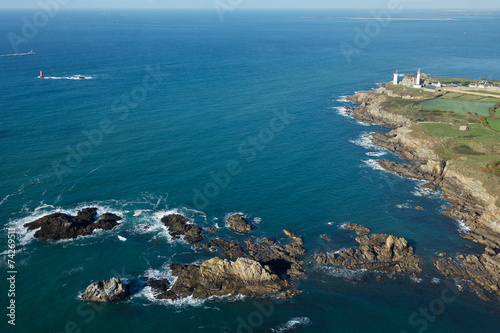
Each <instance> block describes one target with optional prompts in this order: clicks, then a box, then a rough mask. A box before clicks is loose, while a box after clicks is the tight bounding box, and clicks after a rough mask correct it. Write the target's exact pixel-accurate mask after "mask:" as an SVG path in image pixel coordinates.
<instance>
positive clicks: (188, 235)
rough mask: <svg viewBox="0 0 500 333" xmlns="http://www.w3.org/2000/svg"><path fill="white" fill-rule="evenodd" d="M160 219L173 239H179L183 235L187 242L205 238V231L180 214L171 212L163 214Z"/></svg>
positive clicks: (190, 242) (195, 241)
mask: <svg viewBox="0 0 500 333" xmlns="http://www.w3.org/2000/svg"><path fill="white" fill-rule="evenodd" d="M161 221H162V222H163V224H165V226H166V227H167V228H168V233H169V234H170V235H171V236H172V238H174V239H179V238H180V237H181V236H184V240H185V241H186V242H188V243H189V244H192V243H197V242H200V241H202V240H203V239H204V238H205V232H204V231H203V229H201V228H200V227H198V226H197V225H194V224H191V223H190V221H189V220H188V219H187V218H185V217H184V216H182V215H179V214H172V215H167V216H164V217H163V218H162V219H161Z"/></svg>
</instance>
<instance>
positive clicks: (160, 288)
mask: <svg viewBox="0 0 500 333" xmlns="http://www.w3.org/2000/svg"><path fill="white" fill-rule="evenodd" d="M146 285H147V286H148V287H151V289H152V290H153V291H154V292H155V293H164V292H166V291H167V290H168V288H169V287H170V282H168V280H167V279H161V280H157V279H148V280H147V281H146Z"/></svg>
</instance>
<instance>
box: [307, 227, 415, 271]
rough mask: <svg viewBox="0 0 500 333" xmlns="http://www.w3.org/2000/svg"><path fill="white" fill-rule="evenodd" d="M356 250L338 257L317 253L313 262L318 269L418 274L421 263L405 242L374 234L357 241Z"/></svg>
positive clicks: (343, 251)
mask: <svg viewBox="0 0 500 333" xmlns="http://www.w3.org/2000/svg"><path fill="white" fill-rule="evenodd" d="M356 242H358V243H359V248H358V249H356V248H349V249H347V250H341V251H339V252H338V254H335V253H330V254H324V253H320V254H319V255H315V256H314V258H315V259H316V262H317V263H318V265H327V266H334V267H338V268H345V269H352V270H359V269H366V270H372V271H373V270H377V271H385V272H396V273H407V274H411V273H415V272H416V273H420V272H421V271H422V268H421V267H420V259H419V258H418V257H416V256H415V255H414V254H413V248H412V247H411V246H410V245H408V242H407V241H406V240H405V239H404V238H398V237H396V236H392V235H385V234H375V235H370V236H363V237H358V238H356Z"/></svg>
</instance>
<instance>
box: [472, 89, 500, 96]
mask: <svg viewBox="0 0 500 333" xmlns="http://www.w3.org/2000/svg"><path fill="white" fill-rule="evenodd" d="M469 91H472V92H477V93H482V94H490V95H498V96H500V92H496V91H488V90H469Z"/></svg>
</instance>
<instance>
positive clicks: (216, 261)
mask: <svg viewBox="0 0 500 333" xmlns="http://www.w3.org/2000/svg"><path fill="white" fill-rule="evenodd" d="M170 269H171V270H172V274H173V275H174V276H177V280H176V281H175V283H174V285H173V287H172V289H170V290H169V292H167V293H166V294H164V295H163V297H164V298H163V299H177V298H179V297H188V296H192V297H194V298H199V299H206V298H209V297H212V296H225V295H231V296H236V295H244V296H260V295H267V294H275V293H280V292H282V291H284V290H286V289H289V288H291V287H293V286H294V284H293V283H291V282H289V281H286V280H282V279H280V278H279V277H278V276H277V275H276V274H274V273H273V272H272V271H271V269H270V268H269V267H267V266H263V265H261V264H260V263H258V262H257V261H255V260H252V259H247V258H238V259H237V260H236V261H228V260H226V259H220V258H217V257H215V258H212V259H210V260H207V261H205V262H203V263H202V264H201V265H200V266H196V265H179V264H172V265H170Z"/></svg>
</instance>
